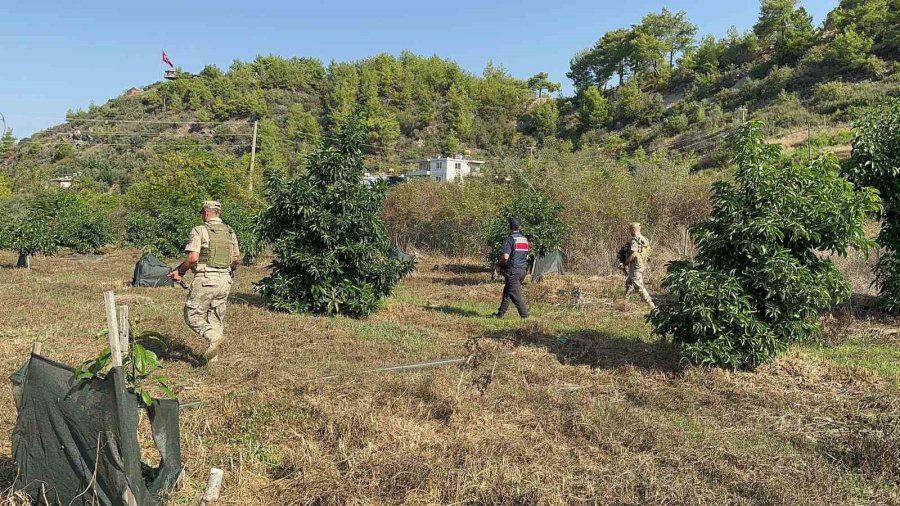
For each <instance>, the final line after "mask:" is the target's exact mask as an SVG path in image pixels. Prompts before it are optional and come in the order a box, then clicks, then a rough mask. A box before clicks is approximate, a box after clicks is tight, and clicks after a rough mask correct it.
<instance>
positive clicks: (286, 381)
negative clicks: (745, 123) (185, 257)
mask: <svg viewBox="0 0 900 506" xmlns="http://www.w3.org/2000/svg"><path fill="white" fill-rule="evenodd" d="M138 256H139V253H138V252H137V251H127V250H126V251H117V252H115V253H113V254H111V255H108V256H105V257H99V258H91V257H80V258H77V259H68V258H65V257H58V258H42V257H39V258H36V259H35V261H34V269H33V270H32V271H31V272H27V271H24V270H19V269H12V268H9V267H10V266H11V265H12V264H14V263H15V257H14V256H13V255H12V254H8V253H0V368H2V369H0V373H2V375H4V376H8V375H9V374H10V373H12V372H13V371H14V370H15V369H17V368H18V367H19V366H20V365H21V364H22V363H23V361H25V360H26V357H27V354H28V351H29V349H30V347H31V343H32V341H34V340H36V339H38V340H42V341H43V342H44V344H43V353H44V354H45V355H47V356H48V357H50V358H52V359H55V360H58V361H61V362H64V363H68V364H73V365H74V364H76V363H78V362H80V361H83V360H85V359H88V358H90V357H92V356H94V355H96V354H97V353H99V352H100V351H101V349H102V348H103V347H104V342H103V341H102V340H97V339H96V338H95V337H94V336H95V334H96V333H97V331H98V330H100V329H102V328H104V326H105V317H104V313H103V296H102V292H103V291H104V290H108V289H112V290H115V292H116V295H117V297H118V300H119V301H120V303H124V304H128V305H129V306H130V311H131V315H132V318H133V319H134V320H136V323H135V325H136V326H137V328H138V330H154V331H159V332H161V333H163V334H165V335H167V336H169V338H170V341H171V348H170V351H169V352H168V353H167V354H165V356H164V357H163V358H164V363H165V369H166V374H167V375H168V376H169V377H170V382H171V384H172V385H173V387H174V388H175V389H176V391H177V393H178V396H179V399H180V400H181V402H182V403H195V407H191V408H185V409H184V410H183V412H182V425H181V430H182V433H181V435H182V441H181V444H182V450H183V454H184V465H185V471H186V472H185V476H184V479H183V483H182V485H181V488H180V489H179V490H178V491H176V493H175V494H174V495H173V497H172V498H171V500H170V504H185V505H187V504H191V505H194V504H196V503H197V499H198V497H199V496H200V494H201V492H202V489H203V488H204V485H205V481H206V476H207V473H208V470H209V468H210V467H212V466H217V467H221V468H223V469H225V471H226V475H225V487H224V490H223V493H224V495H223V497H222V499H221V500H220V502H219V503H218V504H278V505H284V504H360V505H362V504H367V505H368V504H498V505H499V504H505V505H523V504H524V505H528V504H534V505H557V504H634V505H644V504H660V505H663V504H666V505H670V504H748V505H749V504H760V505H762V504H766V505H768V504H791V505H797V504H900V351H898V350H900V347H898V345H900V327H898V326H896V324H895V322H893V321H890V320H885V319H884V318H881V317H865V318H863V317H861V316H860V315H861V314H864V312H862V311H861V309H860V306H861V305H862V306H865V303H866V300H865V297H860V298H859V300H858V301H856V304H855V306H854V309H853V312H852V313H851V312H850V311H848V310H844V309H842V310H840V311H837V312H836V313H835V314H834V315H829V316H828V318H829V320H830V322H831V324H830V327H829V328H830V330H829V333H828V335H827V336H826V339H825V343H824V344H807V345H802V346H799V345H798V346H795V347H793V348H792V349H791V350H790V352H789V353H788V354H787V355H786V356H785V357H783V358H782V359H780V360H778V361H777V362H776V363H774V364H772V365H768V366H764V367H761V368H760V369H759V370H757V371H756V372H729V371H723V370H718V369H704V368H696V367H689V366H687V365H685V364H683V363H681V362H680V361H679V359H678V353H677V349H676V348H675V347H673V346H672V345H671V344H670V343H667V342H665V341H661V340H659V339H657V338H655V337H653V336H652V335H651V333H650V329H649V327H648V326H647V325H646V324H645V323H644V320H643V308H642V306H641V304H640V301H639V300H637V299H634V300H632V301H625V300H623V299H622V298H621V296H620V295H619V294H620V287H621V283H622V279H621V278H618V277H605V278H586V277H578V276H571V275H567V276H565V277H562V278H560V277H556V278H549V279H547V280H546V281H545V282H544V283H541V284H538V285H528V286H527V287H526V294H527V296H528V298H529V299H530V302H531V305H532V318H530V319H529V320H527V321H521V320H519V319H518V317H516V316H515V315H514V314H512V313H511V314H508V315H507V318H506V319H504V320H497V319H491V318H489V317H488V316H489V315H490V314H491V313H492V312H494V311H495V310H496V303H497V299H498V297H499V293H500V290H501V285H499V284H498V283H495V282H491V281H490V277H489V274H487V273H485V272H483V270H482V269H481V268H480V266H479V265H478V263H477V262H474V261H460V260H450V259H445V258H428V259H425V260H423V261H422V262H421V263H420V265H419V267H418V269H417V271H416V273H415V274H414V275H412V276H411V277H409V278H407V279H405V280H404V281H403V282H402V283H401V285H400V286H399V288H398V290H397V292H396V294H395V295H394V296H393V297H392V298H390V299H389V300H388V301H386V303H385V304H384V307H383V308H382V309H381V310H380V311H379V312H378V313H377V314H375V315H373V316H372V317H370V318H368V319H365V320H352V319H347V318H318V317H311V316H305V315H288V314H277V313H272V312H269V311H268V310H266V309H265V308H264V307H263V305H262V300H261V299H260V298H259V297H258V296H256V295H255V294H254V293H253V288H252V284H253V282H254V281H257V280H258V279H260V278H261V277H262V276H263V275H264V270H263V269H262V268H261V267H253V268H245V269H244V270H242V271H241V272H240V273H239V278H238V281H237V282H236V284H235V287H234V289H233V291H232V297H231V302H230V304H229V307H228V314H227V317H226V320H227V330H226V336H227V338H228V342H227V344H226V345H225V347H224V349H223V351H222V354H221V358H220V360H219V361H218V362H217V363H216V364H214V365H212V366H209V367H206V366H203V365H202V364H201V361H200V360H199V357H198V354H199V353H202V351H203V349H204V345H203V343H201V342H200V341H199V340H197V339H195V338H193V337H192V335H191V334H190V332H189V330H188V329H187V328H186V326H185V325H184V323H183V322H182V318H181V303H182V300H183V297H184V292H183V291H182V290H181V289H180V288H171V289H135V288H132V287H130V286H129V285H128V283H129V281H130V278H131V274H132V269H133V266H134V262H135V261H136V260H137V258H138ZM453 357H466V358H467V359H468V362H467V364H466V365H464V366H462V367H460V366H452V367H445V368H441V369H434V370H430V371H424V372H415V373H405V374H388V373H372V372H366V371H367V370H369V369H373V368H377V367H382V366H387V365H398V364H409V363H415V362H419V361H424V360H431V359H438V358H453ZM332 376H333V377H332ZM323 377H329V378H323ZM196 401H199V405H196ZM14 423H15V409H14V407H13V402H12V398H11V394H10V391H9V389H0V424H2V426H0V432H2V433H3V434H6V435H7V438H6V439H5V440H4V443H3V444H2V445H0V479H2V483H0V485H3V486H4V487H8V486H9V485H10V484H11V482H12V480H13V478H14V476H15V469H14V466H13V465H12V463H11V460H10V458H11V457H10V445H9V439H8V435H9V434H10V432H11V430H12V427H13V425H14ZM147 458H148V459H150V460H152V455H147Z"/></svg>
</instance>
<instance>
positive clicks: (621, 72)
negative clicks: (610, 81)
mask: <svg viewBox="0 0 900 506" xmlns="http://www.w3.org/2000/svg"><path fill="white" fill-rule="evenodd" d="M624 82H625V65H623V64H621V63H620V64H619V86H620V87H621V86H622V83H624Z"/></svg>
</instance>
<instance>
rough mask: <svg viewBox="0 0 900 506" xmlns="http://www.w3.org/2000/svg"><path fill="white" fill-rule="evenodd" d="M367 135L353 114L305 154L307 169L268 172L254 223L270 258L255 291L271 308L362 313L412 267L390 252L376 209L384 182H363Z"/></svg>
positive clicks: (326, 313) (388, 242)
mask: <svg viewBox="0 0 900 506" xmlns="http://www.w3.org/2000/svg"><path fill="white" fill-rule="evenodd" d="M365 135H366V134H365V131H364V130H363V128H362V125H361V123H360V121H359V119H358V118H357V117H356V116H351V117H350V118H349V119H348V120H347V121H346V122H345V123H344V124H343V126H342V128H341V129H340V132H339V133H338V134H337V136H336V137H335V138H334V139H328V140H326V141H324V142H323V143H320V144H319V147H318V148H317V149H316V151H315V152H314V153H312V154H311V155H310V157H309V159H308V162H307V165H308V168H309V171H308V173H307V174H304V175H300V176H293V177H289V176H286V175H284V174H283V173H281V172H279V171H273V172H271V173H270V174H269V175H268V176H267V179H266V188H265V190H266V195H267V197H268V201H269V202H270V204H269V207H267V208H266V209H264V210H263V211H262V213H261V214H260V217H259V227H258V228H259V231H260V238H261V239H262V240H264V241H266V242H268V243H269V244H271V245H272V250H273V252H274V253H275V257H276V258H275V260H274V261H273V262H272V266H271V270H270V275H269V276H268V277H266V278H264V279H263V280H262V281H260V282H259V283H258V284H257V289H258V290H259V292H260V293H261V294H262V295H263V296H265V297H266V298H267V300H268V304H269V307H270V308H272V309H274V310H277V311H290V312H309V313H314V314H325V315H347V316H353V317H362V316H366V315H368V314H371V313H372V312H374V311H375V309H377V307H378V305H379V303H380V301H381V299H383V298H384V297H386V296H388V295H389V294H390V293H391V291H392V290H393V287H394V285H395V284H396V283H397V282H398V281H399V280H400V278H401V277H402V276H403V275H405V274H407V273H408V272H410V270H411V269H412V263H411V262H409V261H405V260H402V259H399V258H396V257H395V256H394V255H393V252H394V251H393V247H392V245H391V243H390V241H389V240H388V237H387V232H386V231H385V227H384V222H383V220H382V218H381V215H380V212H379V211H380V209H381V202H382V200H383V198H384V194H385V191H386V186H384V185H383V184H382V185H376V186H374V187H368V186H366V185H365V184H363V179H362V178H363V173H364V170H365V169H364V166H363V154H362V150H361V145H362V142H363V141H364V139H365Z"/></svg>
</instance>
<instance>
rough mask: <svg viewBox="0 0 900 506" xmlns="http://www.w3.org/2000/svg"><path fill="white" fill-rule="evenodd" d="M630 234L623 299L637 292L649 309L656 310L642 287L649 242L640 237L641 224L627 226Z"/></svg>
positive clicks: (648, 254)
mask: <svg viewBox="0 0 900 506" xmlns="http://www.w3.org/2000/svg"><path fill="white" fill-rule="evenodd" d="M629 230H630V232H631V242H630V243H629V252H628V254H627V255H626V257H625V268H626V277H625V298H626V299H627V298H628V296H629V295H631V294H632V293H634V292H635V291H637V293H638V294H640V296H641V298H642V299H644V302H646V303H647V304H648V305H649V306H650V309H651V310H653V309H656V304H654V303H653V299H651V298H650V293H648V292H647V289H646V288H645V287H644V272H645V270H646V268H647V262H648V261H649V260H650V240H649V239H647V238H646V237H644V236H643V235H641V224H640V223H637V222H635V223H632V224H631V225H629Z"/></svg>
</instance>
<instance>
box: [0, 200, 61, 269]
mask: <svg viewBox="0 0 900 506" xmlns="http://www.w3.org/2000/svg"><path fill="white" fill-rule="evenodd" d="M31 204H32V203H31V202H30V201H29V202H27V203H26V207H25V208H24V209H21V212H18V213H16V214H15V215H12V216H10V215H5V216H2V217H0V249H7V250H12V251H15V252H17V253H19V261H18V263H17V264H16V267H23V268H26V269H30V268H31V257H32V256H34V255H54V254H56V252H57V250H59V245H58V243H57V239H56V226H55V223H54V221H53V219H52V217H51V216H48V215H47V214H45V213H43V212H41V210H40V209H36V208H34V207H33V206H32V205H31Z"/></svg>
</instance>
